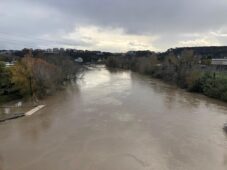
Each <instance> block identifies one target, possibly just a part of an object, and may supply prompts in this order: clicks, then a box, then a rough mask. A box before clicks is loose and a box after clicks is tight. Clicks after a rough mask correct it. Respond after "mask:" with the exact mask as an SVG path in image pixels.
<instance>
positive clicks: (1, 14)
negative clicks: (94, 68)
mask: <svg viewBox="0 0 227 170" xmlns="http://www.w3.org/2000/svg"><path fill="white" fill-rule="evenodd" d="M209 45H227V0H0V49H21V48H24V47H29V48H52V47H64V48H76V49H88V50H102V51H111V52H121V51H123V52H124V51H128V50H145V49H147V50H154V51H165V50H166V49H168V48H174V47H182V46H209Z"/></svg>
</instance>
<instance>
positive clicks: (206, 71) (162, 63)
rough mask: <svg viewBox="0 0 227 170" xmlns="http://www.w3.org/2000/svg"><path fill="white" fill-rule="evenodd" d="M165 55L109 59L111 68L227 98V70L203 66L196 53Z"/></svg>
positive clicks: (224, 99)
mask: <svg viewBox="0 0 227 170" xmlns="http://www.w3.org/2000/svg"><path fill="white" fill-rule="evenodd" d="M185 53H186V54H182V56H181V58H179V57H176V56H174V55H171V56H166V57H165V58H161V59H160V58H157V57H156V56H151V57H131V58H127V57H125V56H114V57H111V58H109V59H108V60H107V61H106V66H107V67H109V68H121V69H127V70H131V71H134V72H138V73H140V74H144V75H148V76H151V77H153V78H158V79H160V80H163V81H165V82H168V83H171V84H176V85H177V86H178V87H180V88H183V89H186V90H187V91H189V92H196V93H201V94H204V95H206V96H208V97H212V98H215V99H219V100H222V101H225V102H226V101H227V72H224V70H221V71H220V70H217V69H214V68H213V67H211V66H203V67H202V66H201V65H200V64H199V61H198V59H197V58H196V57H195V56H194V55H193V54H190V53H189V54H188V53H187V52H185Z"/></svg>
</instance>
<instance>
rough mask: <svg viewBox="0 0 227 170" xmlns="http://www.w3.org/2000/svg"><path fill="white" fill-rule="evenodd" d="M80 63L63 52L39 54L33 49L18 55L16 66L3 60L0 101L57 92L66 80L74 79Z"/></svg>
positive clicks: (0, 76) (0, 69) (38, 96)
mask: <svg viewBox="0 0 227 170" xmlns="http://www.w3.org/2000/svg"><path fill="white" fill-rule="evenodd" d="M80 69H81V66H80V65H78V64H77V63H75V62H74V60H73V59H72V58H70V57H67V56H62V55H60V54H59V55H51V56H45V55H36V56H33V54H32V53H31V52H28V53H26V54H25V55H24V56H23V57H21V58H19V59H18V60H17V61H16V63H15V65H14V66H11V67H6V66H5V64H4V62H1V61H0V98H1V99H0V102H5V101H9V100H12V99H16V98H28V97H29V98H30V97H32V98H33V99H34V100H37V99H39V98H42V97H44V96H46V95H49V94H52V93H54V92H55V91H56V90H58V89H60V88H62V87H63V84H64V82H66V81H68V80H70V79H72V78H73V79H75V78H76V74H77V73H78V72H79V71H80Z"/></svg>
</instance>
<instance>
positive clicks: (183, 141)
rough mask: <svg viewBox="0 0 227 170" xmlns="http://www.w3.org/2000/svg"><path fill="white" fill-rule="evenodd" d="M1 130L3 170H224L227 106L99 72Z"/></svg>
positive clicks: (138, 78) (127, 76) (0, 169)
mask: <svg viewBox="0 0 227 170" xmlns="http://www.w3.org/2000/svg"><path fill="white" fill-rule="evenodd" d="M43 103H44V104H46V107H45V108H44V109H42V110H41V111H39V112H37V113H36V114H34V115H33V116H31V117H23V118H20V119H16V120H12V121H7V122H3V123H1V124H0V170H226V169H227V135H226V134H225V133H224V132H223V130H222V127H223V124H224V122H226V121H227V104H226V103H224V102H220V101H217V100H214V99H210V98H207V97H205V96H202V95H199V94H193V93H188V92H185V91H184V90H181V89H179V88H177V87H175V86H172V85H168V84H165V83H163V82H161V81H159V80H155V79H152V78H149V77H147V76H141V75H138V74H135V73H131V72H129V71H118V72H116V71H108V70H107V69H105V68H104V67H101V66H100V67H97V68H93V69H91V70H89V71H87V72H86V73H85V75H84V77H83V79H80V80H78V83H77V84H74V85H70V86H69V87H68V88H67V89H66V90H65V91H61V92H59V93H57V94H56V95H55V96H52V97H48V98H47V99H46V100H45V101H43Z"/></svg>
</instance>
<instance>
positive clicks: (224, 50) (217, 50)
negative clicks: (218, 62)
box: [162, 46, 227, 58]
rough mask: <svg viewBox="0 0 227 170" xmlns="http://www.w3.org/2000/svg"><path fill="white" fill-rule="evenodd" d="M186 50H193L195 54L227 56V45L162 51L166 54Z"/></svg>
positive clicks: (176, 53) (179, 52) (214, 56)
mask: <svg viewBox="0 0 227 170" xmlns="http://www.w3.org/2000/svg"><path fill="white" fill-rule="evenodd" d="M184 50H192V51H194V54H195V55H199V56H202V57H209V58H225V57H227V46H210V47H181V48H174V49H173V48H171V49H169V50H167V51H166V52H164V53H162V54H164V55H166V54H168V53H174V54H175V55H180V54H181V53H182V51H184Z"/></svg>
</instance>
